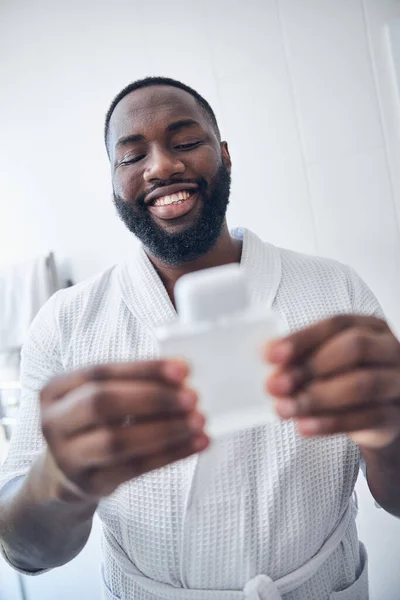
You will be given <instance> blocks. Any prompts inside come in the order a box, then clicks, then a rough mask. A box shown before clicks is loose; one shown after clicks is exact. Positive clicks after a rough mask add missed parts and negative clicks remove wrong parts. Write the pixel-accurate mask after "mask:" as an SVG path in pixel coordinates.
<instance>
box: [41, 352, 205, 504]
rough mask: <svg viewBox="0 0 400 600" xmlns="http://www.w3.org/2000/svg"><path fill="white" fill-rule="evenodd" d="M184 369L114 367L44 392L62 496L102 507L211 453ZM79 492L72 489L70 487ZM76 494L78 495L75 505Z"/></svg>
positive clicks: (47, 433)
mask: <svg viewBox="0 0 400 600" xmlns="http://www.w3.org/2000/svg"><path fill="white" fill-rule="evenodd" d="M187 375H188V368H187V366H186V365H185V364H184V363H181V362H178V361H166V360H155V361H144V362H134V363H115V364H106V365H102V366H96V367H91V368H87V369H82V370H79V371H74V372H71V373H68V374H66V375H62V376H60V377H56V378H55V379H52V380H51V381H50V382H49V383H48V385H46V387H45V388H44V389H43V390H42V393H41V397H40V401H41V417H42V429H43V434H44V437H45V439H46V441H47V445H48V449H47V465H48V466H49V468H50V471H51V473H50V474H51V477H52V478H53V479H54V485H55V489H56V490H57V495H59V496H60V497H61V498H63V499H71V490H75V491H76V492H79V493H77V494H76V496H77V497H79V496H80V495H81V496H82V497H86V498H88V499H89V498H92V499H93V500H95V499H97V500H98V499H100V498H101V497H103V496H107V495H109V494H111V493H112V492H113V491H114V490H115V489H116V488H117V487H118V486H119V485H120V484H121V483H124V482H125V481H128V480H130V479H132V478H134V477H137V476H139V475H142V474H143V473H147V472H148V471H152V470H153V469H157V468H160V467H163V466H165V465H168V464H169V463H172V462H174V461H177V460H180V459H183V458H186V457H188V456H190V455H192V454H195V453H196V452H200V451H201V450H204V449H205V448H206V447H207V446H208V443H209V440H208V438H207V436H206V435H205V434H204V431H203V427H204V423H205V419H204V417H203V416H202V415H201V414H200V413H199V412H197V409H196V404H197V397H196V394H195V392H194V391H193V390H191V389H189V388H187V387H186V386H185V379H186V377H187ZM70 484H72V485H70ZM73 496H74V494H72V497H73Z"/></svg>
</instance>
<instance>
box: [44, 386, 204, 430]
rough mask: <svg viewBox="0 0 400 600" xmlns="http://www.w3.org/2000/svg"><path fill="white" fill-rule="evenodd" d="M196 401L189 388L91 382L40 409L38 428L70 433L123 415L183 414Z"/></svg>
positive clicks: (118, 419)
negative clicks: (40, 425) (40, 419)
mask: <svg viewBox="0 0 400 600" xmlns="http://www.w3.org/2000/svg"><path fill="white" fill-rule="evenodd" d="M196 402H197V396H196V394H195V392H194V391H193V390H191V389H189V388H178V387H176V386H168V385H165V384H161V383H154V382H150V381H134V382H132V381H124V382H122V381H105V382H102V383H97V384H94V383H91V384H86V385H84V386H82V387H80V388H77V389H75V390H73V391H72V392H70V393H69V394H68V395H67V396H65V397H64V399H63V401H60V402H57V403H54V404H52V405H51V406H50V407H48V408H47V409H46V410H45V411H43V416H42V428H43V432H44V433H45V437H46V433H47V434H48V435H51V433H52V431H53V430H54V431H58V432H60V433H62V434H63V435H65V436H71V435H76V434H78V433H79V432H83V431H85V430H87V429H90V428H95V427H99V426H102V425H117V424H118V425H121V424H122V422H123V420H124V419H125V418H126V416H127V415H129V416H130V417H132V418H133V419H139V420H140V419H145V418H147V419H148V418H152V419H157V418H162V417H165V416H167V415H174V414H184V413H186V412H187V411H189V410H192V409H193V408H194V406H195V404H196ZM46 439H47V438H46Z"/></svg>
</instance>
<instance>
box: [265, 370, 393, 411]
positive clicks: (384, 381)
mask: <svg viewBox="0 0 400 600" xmlns="http://www.w3.org/2000/svg"><path fill="white" fill-rule="evenodd" d="M398 398H400V371H399V370H398V369H360V370H358V371H352V372H349V373H345V374H343V375H338V376H336V377H334V378H332V379H322V380H316V381H315V382H313V383H312V384H311V385H309V386H308V387H306V388H305V389H304V390H303V391H301V392H300V393H299V394H297V395H296V396H294V397H292V398H282V399H279V400H278V401H277V405H276V409H277V412H278V414H279V415H280V416H281V417H282V418H293V417H298V416H317V415H324V414H327V413H330V414H332V413H336V412H343V411H347V410H352V409H355V410H356V409H358V410H360V409H361V408H362V407H363V406H368V405H371V404H379V403H386V404H388V403H389V402H393V401H395V400H397V399H398Z"/></svg>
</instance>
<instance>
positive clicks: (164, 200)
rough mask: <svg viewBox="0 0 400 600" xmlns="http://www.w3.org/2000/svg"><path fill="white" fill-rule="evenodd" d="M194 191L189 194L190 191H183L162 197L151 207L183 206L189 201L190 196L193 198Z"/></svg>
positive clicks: (154, 201)
mask: <svg viewBox="0 0 400 600" xmlns="http://www.w3.org/2000/svg"><path fill="white" fill-rule="evenodd" d="M193 193H194V191H191V192H189V191H188V190H182V191H181V192H177V193H175V194H169V195H168V196H161V197H160V198H156V199H155V200H153V202H152V203H151V206H169V205H171V204H181V203H182V202H185V200H189V198H190V196H193Z"/></svg>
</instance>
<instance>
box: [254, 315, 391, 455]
mask: <svg viewBox="0 0 400 600" xmlns="http://www.w3.org/2000/svg"><path fill="white" fill-rule="evenodd" d="M265 356H266V359H267V360H268V361H269V362H270V363H272V364H274V365H275V366H276V367H277V369H276V371H275V372H274V374H273V375H271V376H270V377H269V379H268V381H267V389H268V391H269V393H270V394H272V395H273V396H275V398H276V410H277V413H278V414H279V416H280V417H281V418H283V419H290V418H294V419H295V420H296V423H297V426H298V429H299V432H300V433H301V434H302V435H305V436H319V435H327V434H330V435H331V434H336V433H346V434H347V435H348V436H349V437H350V438H351V439H352V440H353V441H354V442H355V443H356V444H358V445H359V446H360V447H361V448H365V449H370V450H378V449H381V448H385V447H387V446H389V445H390V444H392V443H393V442H394V441H395V440H396V439H397V438H400V343H399V341H398V340H397V339H396V337H395V336H394V334H393V333H392V331H391V330H390V328H389V327H388V325H387V324H386V323H385V321H383V320H381V319H378V318H376V317H372V316H356V315H339V316H336V317H333V318H330V319H327V320H324V321H321V322H319V323H317V324H315V325H312V326H310V327H307V328H306V329H303V330H301V331H298V332H296V333H294V334H291V335H289V336H287V337H286V338H283V339H281V340H278V341H275V342H273V343H271V344H269V345H268V347H267V348H266V352H265Z"/></svg>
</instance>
